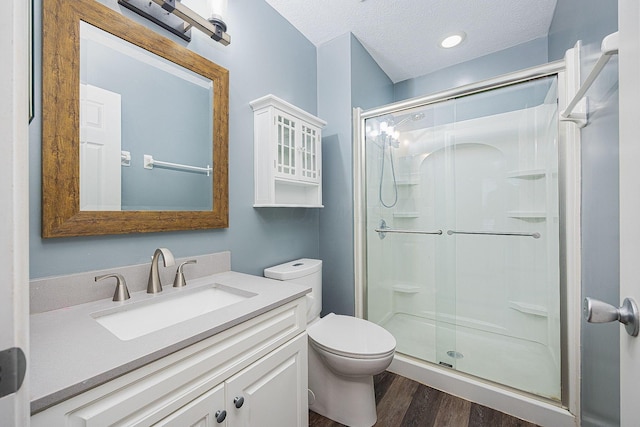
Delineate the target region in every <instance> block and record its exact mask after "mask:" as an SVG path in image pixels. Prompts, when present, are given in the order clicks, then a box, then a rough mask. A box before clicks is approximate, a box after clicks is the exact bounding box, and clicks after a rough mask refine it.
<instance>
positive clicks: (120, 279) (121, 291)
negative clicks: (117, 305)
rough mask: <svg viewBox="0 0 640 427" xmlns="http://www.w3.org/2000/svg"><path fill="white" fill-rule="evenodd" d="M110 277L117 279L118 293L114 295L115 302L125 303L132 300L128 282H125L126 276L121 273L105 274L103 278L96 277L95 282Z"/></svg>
mask: <svg viewBox="0 0 640 427" xmlns="http://www.w3.org/2000/svg"><path fill="white" fill-rule="evenodd" d="M108 277H115V279H116V291H115V293H114V294H113V301H125V300H128V299H129V298H131V297H130V296H129V289H127V281H126V280H124V276H123V275H122V274H119V273H110V274H103V275H102V276H96V277H95V281H96V282H98V281H100V280H102V279H106V278H108Z"/></svg>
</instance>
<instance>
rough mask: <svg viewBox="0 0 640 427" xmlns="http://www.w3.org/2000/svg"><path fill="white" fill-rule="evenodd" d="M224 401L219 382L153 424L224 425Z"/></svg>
mask: <svg viewBox="0 0 640 427" xmlns="http://www.w3.org/2000/svg"><path fill="white" fill-rule="evenodd" d="M224 403H225V399H224V384H220V385H219V386H217V387H215V388H213V389H211V390H209V391H208V392H206V393H205V394H203V395H202V396H200V397H198V398H197V399H195V400H193V401H192V402H190V403H189V404H188V405H185V406H183V407H182V408H180V409H179V410H177V411H176V412H174V413H173V414H171V415H169V416H168V417H167V418H165V419H163V420H161V421H160V422H158V423H156V424H154V427H215V426H226V425H227V421H226V416H225V414H226V411H225V409H224ZM218 420H220V421H218Z"/></svg>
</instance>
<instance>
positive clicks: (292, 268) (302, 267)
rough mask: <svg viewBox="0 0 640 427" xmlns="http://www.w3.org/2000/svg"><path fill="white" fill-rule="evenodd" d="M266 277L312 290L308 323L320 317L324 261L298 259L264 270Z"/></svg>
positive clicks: (308, 299)
mask: <svg viewBox="0 0 640 427" xmlns="http://www.w3.org/2000/svg"><path fill="white" fill-rule="evenodd" d="M264 277H268V278H269V279H276V280H286V281H289V282H293V283H298V284H300V285H303V286H308V287H310V288H311V293H309V294H307V323H309V322H311V321H312V320H313V319H315V318H316V317H318V316H320V312H321V311H322V261H321V260H319V259H309V258H303V259H297V260H295V261H290V262H287V263H284V264H280V265H276V266H273V267H269V268H265V269H264Z"/></svg>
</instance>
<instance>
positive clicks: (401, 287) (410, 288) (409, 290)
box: [392, 283, 420, 294]
mask: <svg viewBox="0 0 640 427" xmlns="http://www.w3.org/2000/svg"><path fill="white" fill-rule="evenodd" d="M392 289H393V292H397V293H400V294H417V293H418V292H420V287H419V286H416V285H409V284H406V283H398V284H397V285H393V287H392Z"/></svg>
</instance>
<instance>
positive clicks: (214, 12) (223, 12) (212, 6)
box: [207, 0, 227, 21]
mask: <svg viewBox="0 0 640 427" xmlns="http://www.w3.org/2000/svg"><path fill="white" fill-rule="evenodd" d="M207 3H208V5H209V12H210V13H209V20H212V19H218V20H220V21H224V18H225V17H226V16H227V0H207Z"/></svg>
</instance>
